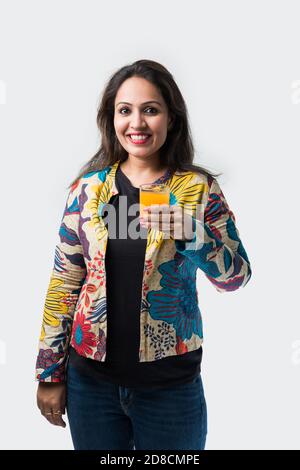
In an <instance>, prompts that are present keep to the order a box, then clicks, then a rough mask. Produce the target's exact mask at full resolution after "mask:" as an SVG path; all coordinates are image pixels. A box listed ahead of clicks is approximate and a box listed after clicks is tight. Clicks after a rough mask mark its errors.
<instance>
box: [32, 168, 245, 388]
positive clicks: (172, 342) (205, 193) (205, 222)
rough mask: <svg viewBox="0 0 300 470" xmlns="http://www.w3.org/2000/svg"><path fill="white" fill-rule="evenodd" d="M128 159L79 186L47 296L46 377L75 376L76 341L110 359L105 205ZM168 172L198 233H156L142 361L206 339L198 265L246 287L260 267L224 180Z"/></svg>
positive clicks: (221, 281) (225, 283) (149, 254)
mask: <svg viewBox="0 0 300 470" xmlns="http://www.w3.org/2000/svg"><path fill="white" fill-rule="evenodd" d="M119 164H120V161H117V162H115V163H114V164H113V165H111V166H108V167H106V168H104V169H103V170H102V171H94V172H89V173H88V174H86V175H84V176H83V177H81V178H80V179H79V180H78V181H77V182H76V183H75V184H74V185H72V187H71V189H70V191H69V194H68V197H67V201H66V204H65V209H64V213H63V217H62V220H61V225H60V229H59V233H58V236H59V241H58V243H57V245H56V247H55V256H54V266H53V271H52V273H51V277H50V281H49V286H48V289H47V294H46V299H45V304H44V312H43V319H42V328H41V334H40V338H39V350H38V356H37V361H36V380H39V381H47V382H63V381H64V380H65V365H66V360H67V357H68V347H69V344H71V345H72V346H73V347H74V348H75V349H76V351H77V352H78V353H79V354H80V355H82V356H84V357H87V358H90V359H94V360H96V361H104V360H105V356H106V340H107V338H106V335H107V302H106V299H107V293H106V271H105V255H106V246H107V238H108V231H107V229H106V227H105V225H104V222H103V219H102V216H101V213H102V212H101V211H102V209H103V207H104V205H105V204H107V203H109V201H110V198H111V197H112V196H114V195H116V194H117V193H118V189H117V187H116V184H115V175H116V170H117V168H118V165H119ZM160 180H161V182H164V183H165V184H167V185H168V186H169V188H170V204H171V205H178V206H180V207H182V208H183V209H184V210H185V211H187V212H188V213H189V214H190V215H191V216H192V218H193V227H194V235H195V236H194V240H193V242H192V243H190V242H186V241H184V240H178V239H170V238H168V239H165V238H164V236H163V235H164V234H163V233H162V232H160V231H159V230H152V229H148V231H147V244H146V252H145V260H144V271H143V280H142V284H141V306H140V333H141V334H140V347H139V360H140V362H147V361H155V360H159V359H161V358H163V357H168V356H176V355H181V354H186V353H188V352H190V351H194V350H196V349H198V348H199V347H200V345H201V344H202V341H203V324H202V314H201V312H200V309H199V305H198V292H197V289H196V271H197V270H198V269H200V270H201V271H202V272H203V273H204V274H205V276H206V278H207V279H208V280H209V282H211V284H212V285H213V286H214V287H215V288H216V290H217V291H218V292H222V293H224V292H231V291H234V290H236V289H239V288H241V287H244V286H246V284H247V283H248V282H249V279H250V277H251V275H252V270H251V266H250V262H249V259H248V256H247V254H246V251H245V248H244V246H243V244H242V242H241V239H240V236H239V232H238V229H237V227H236V219H235V216H234V214H233V212H232V211H231V210H230V208H229V206H228V203H227V201H226V199H225V196H224V194H223V192H222V190H221V188H220V186H219V183H218V181H217V180H216V179H215V178H213V177H210V176H206V175H205V174H202V173H195V172H192V171H175V172H173V173H171V172H170V171H168V172H166V174H165V175H163V177H162V178H161V179H160ZM199 205H201V206H203V207H204V211H203V213H202V215H203V217H199V215H198V212H197V208H198V206H199ZM199 240H201V243H200V244H198V243H196V242H198V241H199ZM194 242H195V243H194Z"/></svg>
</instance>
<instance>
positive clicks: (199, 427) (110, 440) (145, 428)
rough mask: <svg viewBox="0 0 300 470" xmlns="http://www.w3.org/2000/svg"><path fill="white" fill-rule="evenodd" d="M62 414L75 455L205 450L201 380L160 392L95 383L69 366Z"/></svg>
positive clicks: (205, 427) (163, 389)
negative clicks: (105, 452)
mask: <svg viewBox="0 0 300 470" xmlns="http://www.w3.org/2000/svg"><path fill="white" fill-rule="evenodd" d="M66 380H67V396H66V411H67V416H68V421H69V426H70V431H71V436H72V441H73V446H74V449H75V450H135V449H136V450H154V449H155V450H157V449H159V450H188V449H192V450H204V447H205V441H206V434H207V410H206V400H205V396H204V390H203V385H202V379H201V375H198V376H197V377H196V378H194V379H193V380H192V381H190V382H188V383H183V384H179V385H175V386H172V387H166V388H161V389H158V388H157V389H155V388H153V389H149V388H146V387H132V388H128V387H124V386H121V385H117V384H113V383H109V382H106V381H103V382H99V380H97V381H96V380H94V379H93V378H92V377H89V376H87V375H84V374H82V373H80V372H79V371H78V370H77V369H76V368H75V367H74V366H72V365H71V364H68V366H67V379H66Z"/></svg>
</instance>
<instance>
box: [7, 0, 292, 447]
mask: <svg viewBox="0 0 300 470" xmlns="http://www.w3.org/2000/svg"><path fill="white" fill-rule="evenodd" d="M299 17H300V5H299V2H297V1H291V0H284V1H271V0H270V1H266V0H251V1H241V0H239V1H238V0H227V1H221V0H220V1H216V0H207V1H199V0H197V1H192V0H188V1H186V2H182V1H176V0H164V1H158V0H151V2H148V3H147V2H146V3H141V2H139V1H136V0H135V1H131V0H128V1H126V2H122V1H116V0H111V1H110V2H103V1H100V0H98V1H96V0H89V1H83V0H81V1H78V0H77V1H76V0H75V1H74V0H72V1H71V0H64V1H63V2H61V1H57V0H52V1H51V2H50V1H38V0H27V1H26V2H23V1H16V0H7V1H3V0H2V1H0V132H1V137H0V153H1V184H0V188H1V329H0V379H1V389H0V390H1V392H0V393H1V399H0V416H1V442H0V446H1V448H2V449H72V448H73V446H72V441H71V437H70V432H69V426H68V424H67V428H65V429H63V428H61V427H55V426H52V425H50V424H49V423H48V422H47V421H46V419H45V418H43V417H42V416H41V414H40V412H39V410H38V408H37V406H36V389H37V382H35V380H34V372H35V370H34V369H35V361H36V355H37V351H38V349H37V348H38V337H39V334H40V328H41V322H42V314H43V305H44V300H45V295H46V290H47V287H48V282H49V279H50V272H51V270H52V265H53V261H54V247H55V244H56V242H57V240H58V229H59V224H60V220H61V216H62V212H63V209H64V205H65V201H66V196H67V189H66V188H67V185H68V184H69V183H70V182H71V180H72V179H73V178H74V177H75V176H76V174H77V172H78V171H79V168H80V167H81V166H82V165H83V164H84V163H85V162H86V161H87V160H89V159H90V158H91V157H92V155H93V154H94V153H95V151H96V150H97V147H98V144H99V135H98V130H97V127H96V112H97V106H98V102H99V97H100V94H101V92H102V90H103V87H104V84H105V82H106V80H107V79H108V78H109V77H110V75H111V74H112V73H113V72H115V71H116V70H117V69H118V68H120V67H122V66H124V65H126V64H129V63H132V62H133V61H135V60H138V59H152V60H156V61H158V62H160V63H162V64H163V65H164V66H166V67H167V68H168V70H169V71H170V72H171V73H172V75H173V76H174V78H175V80H176V82H177V84H178V86H179V87H180V89H181V92H182V94H183V96H184V98H185V100H186V104H187V107H188V112H189V119H190V125H191V129H192V133H193V138H194V143H195V147H196V155H195V160H196V161H197V162H198V163H200V164H201V163H202V164H204V165H206V166H207V167H209V168H210V169H211V170H213V171H215V172H223V175H222V176H221V177H220V178H219V183H220V185H221V188H222V190H223V192H224V194H225V197H226V199H227V202H228V204H229V205H230V208H231V210H232V211H233V213H234V214H235V217H236V223H237V228H238V230H239V233H240V237H241V240H242V242H243V244H244V246H245V249H246V251H247V254H248V256H249V259H250V261H251V266H252V270H253V274H252V278H251V280H250V281H249V283H248V285H247V286H246V287H245V288H241V289H239V290H237V291H235V292H231V293H225V294H221V293H219V292H217V291H216V289H215V288H214V287H213V285H212V284H211V283H210V282H209V281H208V280H207V279H206V278H205V276H204V274H203V273H202V272H200V271H198V277H197V283H198V291H199V306H200V309H201V312H202V315H203V322H204V343H203V361H202V378H203V383H204V387H205V395H206V401H207V409H208V435H207V442H206V449H208V450H209V449H300V435H299V422H300V411H299V396H300V320H299V281H300V277H299V228H300V227H299V202H298V201H299V191H298V186H299V158H300V155H299V151H300V142H299V124H300V62H299V53H300V28H299Z"/></svg>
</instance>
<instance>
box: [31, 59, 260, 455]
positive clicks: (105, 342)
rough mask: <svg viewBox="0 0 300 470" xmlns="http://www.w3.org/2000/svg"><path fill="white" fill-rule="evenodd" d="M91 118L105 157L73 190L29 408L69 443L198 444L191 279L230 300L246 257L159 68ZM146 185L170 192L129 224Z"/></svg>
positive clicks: (200, 422) (246, 268)
mask: <svg viewBox="0 0 300 470" xmlns="http://www.w3.org/2000/svg"><path fill="white" fill-rule="evenodd" d="M97 124H98V127H99V130H100V133H101V137H102V142H101V146H100V149H99V151H98V152H97V153H96V154H95V155H94V157H93V158H92V159H91V160H90V161H89V162H88V163H87V164H86V165H85V166H84V167H83V169H82V170H81V172H80V174H79V175H78V177H77V178H76V179H75V180H74V181H73V182H72V184H71V185H70V192H69V195H68V199H67V202H66V207H65V211H64V214H63V218H62V221H61V227H60V231H59V237H60V243H58V245H57V246H56V250H55V261H54V268H53V273H52V275H51V279H50V283H49V287H48V292H47V296H46V301H45V308H44V315H43V322H42V331H41V337H40V343H39V354H38V358H37V363H36V380H38V381H39V386H38V391H37V402H38V407H39V408H40V410H41V413H42V414H43V415H44V416H45V417H46V418H47V420H48V421H49V422H50V423H52V424H54V425H60V426H64V427H65V425H66V424H65V422H64V421H63V419H62V414H64V413H65V411H67V414H68V420H69V424H70V430H71V435H72V439H73V444H74V448H75V449H97V450H99V449H104V450H112V449H122V450H125V449H133V448H135V449H143V450H146V449H147V450H149V449H162V450H166V449H172V450H177V449H195V450H202V449H204V447H205V441H206V434H207V412H206V400H205V396H204V391H203V384H202V379H201V374H200V364H201V358H202V341H203V334H202V316H201V313H200V309H199V306H198V292H197V289H196V271H197V269H198V268H199V269H201V270H202V271H203V272H204V274H205V275H206V277H207V278H208V279H209V280H210V282H211V283H212V284H213V285H214V286H215V288H216V289H217V290H218V291H219V292H230V291H233V290H236V289H238V288H239V287H242V286H245V285H246V284H247V282H248V281H249V279H250V277H251V267H250V263H249V260H248V257H247V254H246V252H245V249H244V247H243V245H242V242H241V240H240V238H239V233H238V230H237V228H236V226H235V217H234V215H233V213H232V211H231V210H230V208H229V206H228V204H227V202H226V200H225V197H224V194H223V192H222V191H221V189H220V186H219V184H218V182H217V179H216V176H218V175H213V174H212V173H210V172H209V171H208V170H205V169H204V168H202V167H199V166H197V165H195V164H193V154H194V150H193V144H192V139H191V136H190V129H189V124H188V117H187V110H186V106H185V102H184V99H183V97H182V95H181V93H180V91H179V89H178V87H177V85H176V83H175V81H174V79H173V77H172V75H171V74H170V73H169V72H168V71H167V70H166V69H165V68H164V67H163V66H162V65H160V64H159V63H157V62H154V61H150V60H139V61H137V62H134V63H133V64H132V65H129V66H125V67H122V68H121V69H120V70H118V71H117V72H116V73H115V74H114V75H113V76H112V77H111V78H110V80H109V82H108V83H107V85H106V88H105V90H104V93H103V96H102V100H101V104H100V107H99V111H98V116H97ZM153 182H155V183H164V184H166V185H167V186H169V189H170V204H169V205H161V206H156V205H151V206H150V207H148V210H145V212H144V213H143V218H142V217H140V218H139V217H136V214H138V215H140V213H139V211H138V207H139V186H140V185H142V184H144V183H153ZM126 202H127V206H126ZM124 203H125V206H124ZM134 206H136V207H137V211H135V213H134V212H132V211H131V209H132V208H134ZM139 222H140V223H139ZM132 227H133V228H132ZM124 229H125V232H124ZM135 229H139V231H136V230H135ZM127 230H128V231H129V232H130V234H128V233H127ZM124 233H125V236H124ZM134 234H135V235H137V236H134Z"/></svg>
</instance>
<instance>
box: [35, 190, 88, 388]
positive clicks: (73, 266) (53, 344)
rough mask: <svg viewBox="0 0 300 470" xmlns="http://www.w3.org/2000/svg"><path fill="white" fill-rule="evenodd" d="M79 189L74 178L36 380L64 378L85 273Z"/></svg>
mask: <svg viewBox="0 0 300 470" xmlns="http://www.w3.org/2000/svg"><path fill="white" fill-rule="evenodd" d="M78 189H79V184H78V182H77V185H76V187H74V185H73V186H72V187H71V189H70V191H69V194H68V197H67V201H66V205H65V209H64V212H63V217H62V220H61V223H60V228H59V233H58V238H59V241H58V243H57V245H56V247H55V255H54V266H53V270H52V273H51V275H50V281H49V285H48V290H47V293H46V299H45V303H44V312H43V319H42V328H41V334H40V338H39V346H38V356H37V360H36V374H35V380H37V381H39V382H64V381H65V363H66V360H67V355H68V346H69V341H70V334H71V329H72V322H73V315H74V310H75V306H76V303H77V300H78V296H79V293H80V290H81V287H82V285H83V282H84V279H85V276H86V266H85V262H84V257H83V250H82V245H81V243H80V240H79V235H78V225H79V205H78Z"/></svg>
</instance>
